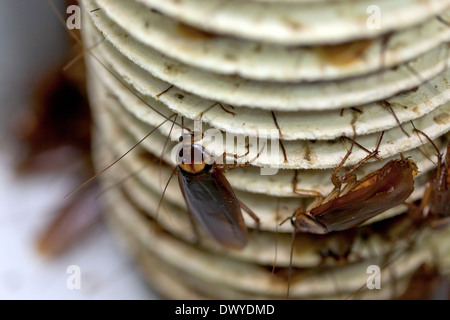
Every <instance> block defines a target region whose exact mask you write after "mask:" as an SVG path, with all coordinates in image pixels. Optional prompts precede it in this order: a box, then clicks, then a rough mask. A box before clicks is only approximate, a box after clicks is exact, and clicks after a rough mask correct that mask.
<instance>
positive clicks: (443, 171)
mask: <svg viewBox="0 0 450 320" xmlns="http://www.w3.org/2000/svg"><path fill="white" fill-rule="evenodd" d="M414 131H415V132H416V133H418V134H421V135H423V136H425V138H427V140H428V141H429V142H430V143H431V145H432V146H433V147H434V149H435V150H436V154H437V165H436V174H435V175H434V176H432V177H431V179H430V181H428V182H427V184H426V185H425V192H424V195H423V197H422V200H421V201H420V204H419V205H415V204H411V205H410V208H409V211H408V215H409V216H411V217H413V218H415V219H416V220H417V219H419V220H420V221H425V222H426V224H428V225H429V226H430V227H432V228H441V227H445V226H447V225H448V224H449V223H450V143H449V144H448V145H447V150H446V152H445V156H444V154H443V153H440V151H439V149H438V147H437V146H436V144H435V143H434V142H433V140H431V139H430V137H428V135H427V134H426V133H424V132H423V131H421V130H418V129H416V128H414Z"/></svg>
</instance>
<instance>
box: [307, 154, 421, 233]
mask: <svg viewBox="0 0 450 320" xmlns="http://www.w3.org/2000/svg"><path fill="white" fill-rule="evenodd" d="M416 169H417V167H416V166H415V164H414V163H412V162H410V161H409V160H392V161H390V162H388V163H387V164H386V165H385V166H384V167H383V168H381V169H380V170H378V171H376V172H374V173H372V174H370V175H369V176H367V177H366V178H364V179H362V180H360V181H359V183H358V185H357V186H355V187H354V188H353V189H352V191H350V192H349V193H347V194H345V195H343V196H342V197H339V198H337V199H335V200H332V201H329V202H327V203H325V204H322V205H320V206H318V207H316V208H314V209H313V210H311V212H310V215H311V216H312V217H313V218H314V219H315V220H316V221H317V223H318V224H320V225H322V226H323V227H324V228H325V230H323V233H328V232H332V231H341V230H346V229H349V228H353V227H356V226H358V225H360V224H361V223H363V222H365V221H367V220H368V219H370V218H373V217H375V216H376V215H378V214H380V213H382V212H384V211H386V210H388V209H390V208H393V207H395V206H397V205H400V204H402V203H403V202H404V201H405V200H406V199H407V198H408V197H409V196H410V195H411V193H412V192H413V190H414V176H415V173H416Z"/></svg>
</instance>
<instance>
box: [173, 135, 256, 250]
mask: <svg viewBox="0 0 450 320" xmlns="http://www.w3.org/2000/svg"><path fill="white" fill-rule="evenodd" d="M182 141H183V147H182V148H181V149H180V152H179V159H180V161H179V164H178V166H177V169H178V182H179V185H180V189H181V191H182V194H183V197H184V200H185V202H186V205H187V208H188V211H189V213H190V215H192V217H193V218H194V219H195V220H196V221H197V223H198V224H199V225H200V226H201V227H202V228H203V230H205V231H206V232H207V233H208V234H209V235H210V236H211V237H212V238H213V239H214V240H216V241H217V242H218V243H219V244H221V245H223V246H225V247H228V248H235V249H241V248H243V247H245V245H246V243H247V228H246V225H245V223H244V219H243V217H242V213H241V209H243V210H244V211H246V212H247V213H248V214H249V215H250V216H251V217H252V218H253V219H254V220H255V221H256V223H257V224H259V218H258V217H257V216H256V214H255V213H253V212H252V211H251V210H250V209H249V208H248V207H247V206H245V205H244V204H243V203H242V202H241V201H239V199H238V198H237V197H236V195H235V193H234V191H233V189H232V188H231V186H230V184H229V182H228V180H227V179H226V178H225V175H224V174H223V171H224V170H225V169H226V168H230V167H235V166H243V165H246V164H248V163H244V164H231V165H222V164H217V163H216V162H214V161H213V158H212V156H211V154H210V153H209V152H208V151H207V150H206V149H205V148H204V147H203V146H201V145H199V144H196V143H195V142H194V134H193V133H186V134H184V135H183V136H182ZM197 155H200V156H201V159H196V158H197Z"/></svg>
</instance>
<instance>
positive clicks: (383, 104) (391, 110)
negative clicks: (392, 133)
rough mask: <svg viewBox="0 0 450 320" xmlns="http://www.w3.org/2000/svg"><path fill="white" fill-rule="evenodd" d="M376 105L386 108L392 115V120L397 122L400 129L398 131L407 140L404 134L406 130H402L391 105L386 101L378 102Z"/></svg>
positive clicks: (406, 133)
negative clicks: (400, 131)
mask: <svg viewBox="0 0 450 320" xmlns="http://www.w3.org/2000/svg"><path fill="white" fill-rule="evenodd" d="M377 104H379V105H380V106H382V107H384V108H386V109H387V110H388V111H389V112H390V113H391V114H392V116H393V117H394V119H395V121H396V122H397V124H398V126H399V127H400V130H402V132H403V133H404V134H405V135H406V136H407V137H408V138H409V134H408V132H406V130H405V129H404V128H403V126H402V123H401V122H400V120H399V119H398V117H397V115H396V114H395V111H394V109H392V105H391V104H390V103H389V102H388V101H387V100H382V101H378V102H377Z"/></svg>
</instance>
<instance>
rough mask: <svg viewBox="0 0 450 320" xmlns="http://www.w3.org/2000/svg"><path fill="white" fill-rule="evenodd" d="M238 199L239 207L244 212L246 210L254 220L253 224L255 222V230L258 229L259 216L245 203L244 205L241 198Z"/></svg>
mask: <svg viewBox="0 0 450 320" xmlns="http://www.w3.org/2000/svg"><path fill="white" fill-rule="evenodd" d="M238 201H239V204H240V205H241V209H242V210H244V211H245V212H247V213H248V215H249V216H250V217H251V218H252V219H253V220H254V221H255V224H256V226H255V229H256V230H257V231H259V227H260V224H261V222H260V219H259V217H258V216H257V215H256V213H254V212H253V211H252V210H251V209H250V208H249V207H247V205H245V204H244V203H243V202H242V201H241V200H239V199H238Z"/></svg>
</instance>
